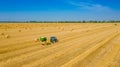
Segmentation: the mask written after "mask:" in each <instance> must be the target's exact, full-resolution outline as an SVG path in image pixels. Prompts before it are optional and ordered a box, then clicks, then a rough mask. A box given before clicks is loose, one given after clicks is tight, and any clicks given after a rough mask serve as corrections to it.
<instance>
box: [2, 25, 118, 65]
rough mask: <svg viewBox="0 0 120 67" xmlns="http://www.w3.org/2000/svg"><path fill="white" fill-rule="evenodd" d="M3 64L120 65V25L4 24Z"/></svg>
mask: <svg viewBox="0 0 120 67" xmlns="http://www.w3.org/2000/svg"><path fill="white" fill-rule="evenodd" d="M52 35H54V36H56V37H57V38H58V40H59V42H57V43H55V44H50V45H41V43H40V42H39V40H38V39H37V38H39V37H40V36H46V37H47V38H50V36H52ZM0 67H120V24H119V23H1V24H0Z"/></svg>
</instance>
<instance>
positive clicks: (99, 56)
mask: <svg viewBox="0 0 120 67" xmlns="http://www.w3.org/2000/svg"><path fill="white" fill-rule="evenodd" d="M119 42H120V35H118V36H117V37H115V38H113V39H112V40H111V41H110V42H108V43H107V44H105V45H104V46H102V47H100V48H99V49H97V50H96V51H95V52H93V53H91V54H90V55H89V56H88V57H86V58H85V59H84V60H82V61H79V62H78V63H77V64H75V66H74V67H76V66H80V67H109V66H110V63H111V61H113V58H114V57H115V55H116V54H117V53H118V51H119V49H120V45H118V43H119Z"/></svg>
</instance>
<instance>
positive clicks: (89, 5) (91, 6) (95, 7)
mask: <svg viewBox="0 0 120 67" xmlns="http://www.w3.org/2000/svg"><path fill="white" fill-rule="evenodd" d="M69 4H71V5H73V6H77V7H79V8H81V9H88V10H95V11H104V10H106V11H110V8H109V7H107V6H103V5H101V4H95V3H89V2H79V3H75V2H73V1H70V2H69Z"/></svg>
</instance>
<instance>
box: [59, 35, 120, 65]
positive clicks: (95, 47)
mask: <svg viewBox="0 0 120 67" xmlns="http://www.w3.org/2000/svg"><path fill="white" fill-rule="evenodd" d="M118 34H119V33H114V34H113V35H111V36H110V37H108V38H106V39H105V40H103V41H102V42H100V43H98V44H97V45H96V46H94V47H92V48H90V49H89V50H87V51H85V52H83V53H82V54H80V55H79V56H77V57H75V58H74V59H72V60H71V61H69V62H68V63H66V64H64V65H62V66H61V67H72V66H74V65H75V64H76V63H77V62H78V61H81V60H83V59H84V58H86V57H87V56H88V55H90V54H91V53H93V52H95V50H97V49H98V48H100V47H101V46H103V45H104V44H106V43H108V42H109V41H110V40H112V39H113V38H115V37H116V36H117V35H118ZM78 59H79V60H78Z"/></svg>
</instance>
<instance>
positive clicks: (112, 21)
mask: <svg viewBox="0 0 120 67" xmlns="http://www.w3.org/2000/svg"><path fill="white" fill-rule="evenodd" d="M0 23H120V21H114V20H111V21H92V20H91V21H85V20H83V21H0Z"/></svg>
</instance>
